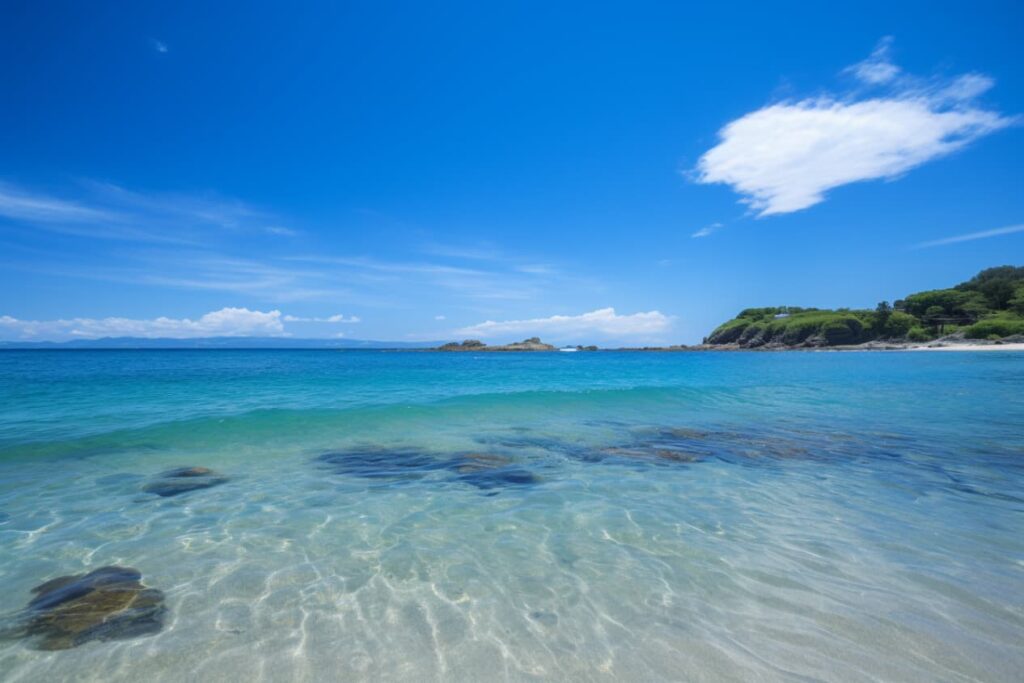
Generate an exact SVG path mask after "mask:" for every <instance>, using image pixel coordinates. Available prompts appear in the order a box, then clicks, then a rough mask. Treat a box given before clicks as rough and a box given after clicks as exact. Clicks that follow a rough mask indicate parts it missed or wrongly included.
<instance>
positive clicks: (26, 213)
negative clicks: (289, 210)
mask: <svg viewBox="0 0 1024 683" xmlns="http://www.w3.org/2000/svg"><path fill="white" fill-rule="evenodd" d="M78 194H79V195H80V196H78V197H76V198H74V199H69V198H66V197H58V196H54V195H52V194H48V193H45V192H38V191H33V190H29V189H27V188H24V187H19V186H16V185H13V184H11V183H0V218H4V219H7V220H8V221H10V222H11V223H14V224H17V225H20V226H22V227H24V228H28V229H34V230H44V231H47V232H56V233H62V234H66V235H73V236H77V237H88V238H93V239H101V240H115V241H122V242H164V243H178V244H202V243H208V242H210V241H211V240H215V238H216V237H217V235H214V234H211V230H210V229H211V228H216V229H217V230H219V231H221V232H256V231H265V230H266V229H267V224H268V223H269V222H270V221H271V220H272V217H271V216H270V215H269V214H266V213H265V212H262V211H260V210H257V209H255V208H253V207H251V206H249V205H248V204H246V203H244V202H241V201H239V200H236V199H231V198H224V197H219V196H217V195H214V194H201V195H200V194H174V193H140V192H133V191H130V190H127V189H125V188H123V187H121V186H119V185H115V184H112V183H105V182H96V181H82V182H81V183H80V186H79V192H78Z"/></svg>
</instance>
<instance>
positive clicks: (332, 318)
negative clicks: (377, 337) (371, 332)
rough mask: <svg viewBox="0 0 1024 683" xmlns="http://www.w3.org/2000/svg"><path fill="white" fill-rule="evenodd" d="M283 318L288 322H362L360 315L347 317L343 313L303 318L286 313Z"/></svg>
mask: <svg viewBox="0 0 1024 683" xmlns="http://www.w3.org/2000/svg"><path fill="white" fill-rule="evenodd" d="M283 320H284V321H285V322H286V323H358V322H362V320H361V319H360V318H359V316H356V315H352V316H349V317H347V318H346V317H345V316H344V315H342V314H341V313H338V314H337V315H329V316H327V317H325V318H302V317H299V316H295V315H286V316H284V318H283Z"/></svg>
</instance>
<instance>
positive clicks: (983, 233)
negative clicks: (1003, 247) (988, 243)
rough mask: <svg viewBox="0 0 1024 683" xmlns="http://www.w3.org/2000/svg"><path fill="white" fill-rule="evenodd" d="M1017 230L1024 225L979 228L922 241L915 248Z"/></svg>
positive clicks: (1011, 232)
mask: <svg viewBox="0 0 1024 683" xmlns="http://www.w3.org/2000/svg"><path fill="white" fill-rule="evenodd" d="M1015 232H1024V225H1009V226H1007V227H1005V228H993V229H992V230H979V231H978V232H969V233H966V234H964V235H954V236H953V237H944V238H942V239H939V240H931V241H930V242H921V243H920V244H917V245H915V246H914V248H915V249H926V248H928V247H941V246H944V245H946V244H957V243H958V242H971V241H973V240H983V239H986V238H988V237H999V236H1000V235H1012V234H1013V233H1015Z"/></svg>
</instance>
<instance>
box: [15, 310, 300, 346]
mask: <svg viewBox="0 0 1024 683" xmlns="http://www.w3.org/2000/svg"><path fill="white" fill-rule="evenodd" d="M285 334H286V333H285V329H284V325H283V324H282V320H281V312H280V311H276V310H275V311H267V312H263V311H250V310H249V309H247V308H222V309H220V310H219V311H211V312H210V313H207V314H205V315H203V316H200V317H199V318H196V319H195V320H192V319H190V318H167V317H163V316H161V317H159V318H152V319H137V318H71V319H66V320H65V319H61V320H19V319H17V318H12V317H11V316H8V315H5V316H0V335H3V336H4V337H6V338H9V339H10V338H15V339H20V340H54V341H59V340H63V339H74V338H79V339H98V338H101V337H144V338H147V339H152V338H157V337H167V338H173V339H187V338H195V337H244V336H265V337H279V336H284V335H285Z"/></svg>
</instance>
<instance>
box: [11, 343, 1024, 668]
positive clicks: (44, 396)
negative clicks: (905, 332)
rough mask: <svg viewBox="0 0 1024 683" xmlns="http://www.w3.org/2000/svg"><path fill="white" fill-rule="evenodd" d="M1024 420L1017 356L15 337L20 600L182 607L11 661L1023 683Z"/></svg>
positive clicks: (16, 578) (27, 664)
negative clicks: (198, 485) (92, 594)
mask: <svg viewBox="0 0 1024 683" xmlns="http://www.w3.org/2000/svg"><path fill="white" fill-rule="evenodd" d="M1022 425H1024V355H1020V354H1012V353H1005V354H1002V353H963V354H927V353H920V354H915V353H892V354H883V353H842V354H836V353H783V354H767V353H760V354H641V353H634V354H628V353H622V354H617V353H600V354H572V355H570V354H532V355H531V354H514V355H472V354H449V355H445V354H430V353H383V352H327V351H308V352H307V351H268V352H260V351H238V352H229V351H169V352H166V351H165V352H159V351H156V352H154V351H147V352H5V353H0V580H2V582H3V586H4V588H5V590H4V591H0V613H2V614H8V615H9V614H13V613H16V612H17V611H18V610H20V609H21V608H22V607H24V606H25V604H26V603H27V602H28V600H29V597H30V592H29V591H30V589H31V588H32V587H33V586H35V585H37V584H39V583H41V582H42V581H44V580H46V579H49V578H52V577H55V576H59V575H65V574H72V573H79V572H84V571H89V570H91V569H95V568H97V567H100V566H103V565H109V564H122V565H127V566H131V567H135V568H137V569H139V570H140V571H141V572H142V574H143V581H144V582H145V583H146V585H149V586H153V587H156V588H159V589H161V590H163V591H164V593H165V595H166V603H167V606H168V608H169V614H168V618H167V622H166V625H165V627H164V629H163V630H162V631H161V632H160V633H159V634H157V635H155V636H149V637H145V638H138V639H132V640H123V641H110V642H90V643H87V644H84V645H81V646H80V647H77V648H74V649H71V650H63V651H58V652H42V651H38V650H35V649H33V648H32V642H31V641H26V640H5V641H0V672H3V677H4V678H5V680H57V679H65V678H73V679H76V680H168V681H177V680H196V679H202V680H239V681H242V680H244V681H250V680H318V681H319V680H382V679H385V680H416V681H421V680H442V679H443V680H495V679H508V680H604V679H608V680H611V679H620V680H642V681H651V680H737V681H739V680H743V681H750V680H835V681H856V680H878V679H884V680H890V681H892V680H906V681H911V680H914V681H916V680H929V681H930V680H985V681H1017V680H1021V679H1024V429H1022ZM325 453H331V454H334V456H332V457H329V458H328V459H327V460H324V459H323V458H322V456H323V455H324V454H325ZM478 456H483V457H478ZM181 465H198V466H206V467H211V468H213V469H215V470H217V471H219V472H221V473H223V474H225V475H227V476H228V477H229V478H230V480H229V481H228V482H227V483H225V484H223V485H221V486H217V487H214V488H209V489H205V490H198V491H193V492H190V493H187V494H183V495H180V496H175V497H169V498H162V497H159V496H155V495H152V494H147V493H144V492H143V491H142V488H143V486H145V484H146V483H147V482H149V481H151V480H152V478H153V477H154V476H155V475H156V474H158V473H159V472H161V471H163V470H166V469H168V468H171V467H176V466H181ZM510 473H516V474H515V476H509V475H510Z"/></svg>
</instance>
